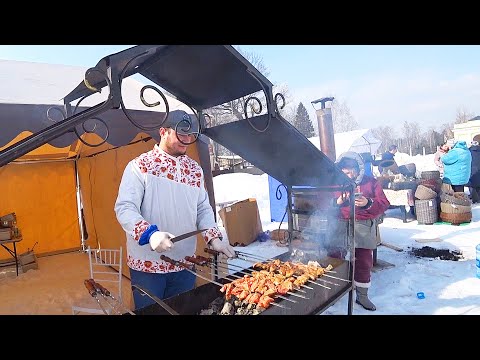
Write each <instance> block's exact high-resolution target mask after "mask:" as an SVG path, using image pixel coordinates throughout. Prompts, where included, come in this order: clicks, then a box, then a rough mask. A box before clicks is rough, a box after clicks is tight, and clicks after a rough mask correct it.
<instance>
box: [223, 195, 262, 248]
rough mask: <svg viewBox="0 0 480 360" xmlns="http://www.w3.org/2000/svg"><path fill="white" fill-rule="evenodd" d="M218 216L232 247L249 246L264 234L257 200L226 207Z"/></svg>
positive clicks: (243, 201) (246, 200) (250, 199)
mask: <svg viewBox="0 0 480 360" xmlns="http://www.w3.org/2000/svg"><path fill="white" fill-rule="evenodd" d="M218 214H219V215H220V218H221V219H222V222H223V226H224V227H225V231H226V232H227V236H228V240H229V242H230V245H232V246H242V245H243V246H244V245H248V244H250V243H252V242H253V241H254V240H255V238H256V237H257V236H258V234H260V233H261V232H263V229H262V221H261V220H260V213H259V211H258V205H257V200H256V199H254V198H249V199H245V200H242V201H239V202H236V203H234V204H232V205H230V206H227V207H224V208H223V209H221V210H220V211H219V212H218Z"/></svg>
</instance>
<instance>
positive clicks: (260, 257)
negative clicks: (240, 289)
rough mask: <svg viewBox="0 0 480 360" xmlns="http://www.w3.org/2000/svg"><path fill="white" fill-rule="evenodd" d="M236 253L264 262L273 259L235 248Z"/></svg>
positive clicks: (331, 271)
mask: <svg viewBox="0 0 480 360" xmlns="http://www.w3.org/2000/svg"><path fill="white" fill-rule="evenodd" d="M235 255H237V256H239V255H240V256H241V255H243V256H246V257H251V258H253V259H259V260H261V261H262V262H263V261H272V259H269V258H265V257H263V256H260V255H256V254H250V253H246V252H243V251H239V250H235ZM324 271H325V272H329V273H336V271H333V270H324Z"/></svg>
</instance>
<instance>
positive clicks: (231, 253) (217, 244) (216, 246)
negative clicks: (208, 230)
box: [210, 238, 236, 258]
mask: <svg viewBox="0 0 480 360" xmlns="http://www.w3.org/2000/svg"><path fill="white" fill-rule="evenodd" d="M210 245H211V246H212V249H213V250H215V251H219V252H221V253H223V254H225V255H227V256H228V257H229V258H234V257H235V256H236V255H235V249H234V248H233V247H232V246H231V245H230V244H229V243H228V242H227V241H222V240H221V239H219V238H215V239H213V240H211V241H210Z"/></svg>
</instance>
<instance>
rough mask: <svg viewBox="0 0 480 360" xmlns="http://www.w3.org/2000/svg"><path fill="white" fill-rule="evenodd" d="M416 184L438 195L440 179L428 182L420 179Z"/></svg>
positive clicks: (440, 184)
mask: <svg viewBox="0 0 480 360" xmlns="http://www.w3.org/2000/svg"><path fill="white" fill-rule="evenodd" d="M418 184H419V185H423V186H426V187H428V188H429V189H432V190H434V191H435V192H436V193H437V194H438V193H439V192H440V189H441V187H442V180H441V179H428V180H425V179H420V180H419V181H418Z"/></svg>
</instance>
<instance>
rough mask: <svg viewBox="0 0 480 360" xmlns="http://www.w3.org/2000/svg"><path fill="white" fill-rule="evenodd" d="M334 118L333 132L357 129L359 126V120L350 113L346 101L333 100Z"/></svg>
mask: <svg viewBox="0 0 480 360" xmlns="http://www.w3.org/2000/svg"><path fill="white" fill-rule="evenodd" d="M331 109H332V120H333V132H334V133H339V132H345V131H351V130H356V129H358V128H359V126H358V122H357V120H355V118H354V117H353V116H352V114H351V113H350V108H349V107H348V105H347V103H346V101H344V102H342V103H341V102H339V101H338V100H337V99H334V100H333V101H332V105H331Z"/></svg>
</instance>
